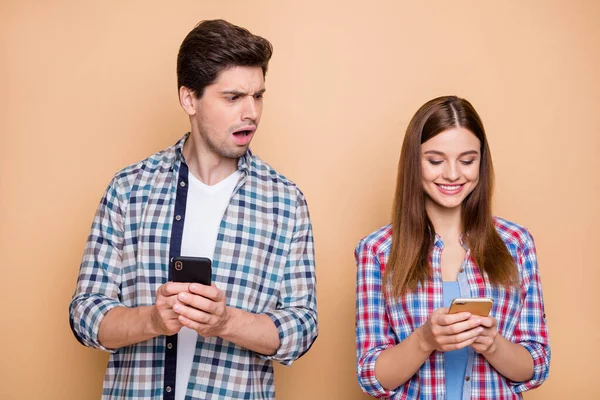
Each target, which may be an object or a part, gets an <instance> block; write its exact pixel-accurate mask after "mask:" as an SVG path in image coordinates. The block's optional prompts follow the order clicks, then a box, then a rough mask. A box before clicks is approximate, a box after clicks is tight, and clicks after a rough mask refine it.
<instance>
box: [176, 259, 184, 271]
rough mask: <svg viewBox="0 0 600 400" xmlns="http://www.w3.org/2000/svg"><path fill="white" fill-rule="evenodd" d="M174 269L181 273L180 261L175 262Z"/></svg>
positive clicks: (181, 264) (181, 265)
mask: <svg viewBox="0 0 600 400" xmlns="http://www.w3.org/2000/svg"><path fill="white" fill-rule="evenodd" d="M175 269H176V270H177V271H181V270H182V269H183V263H182V262H181V261H175Z"/></svg>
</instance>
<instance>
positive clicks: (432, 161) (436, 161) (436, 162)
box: [428, 160, 442, 165]
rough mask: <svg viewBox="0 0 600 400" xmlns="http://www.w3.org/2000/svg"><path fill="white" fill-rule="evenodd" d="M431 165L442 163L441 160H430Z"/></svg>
mask: <svg viewBox="0 0 600 400" xmlns="http://www.w3.org/2000/svg"><path fill="white" fill-rule="evenodd" d="M428 161H429V163H430V164H431V165H440V164H441V163H442V161H441V160H428Z"/></svg>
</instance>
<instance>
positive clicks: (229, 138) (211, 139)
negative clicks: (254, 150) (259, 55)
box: [190, 67, 265, 159]
mask: <svg viewBox="0 0 600 400" xmlns="http://www.w3.org/2000/svg"><path fill="white" fill-rule="evenodd" d="M264 91H265V79H264V77H263V71H262V69H261V68H260V67H232V68H229V69H226V70H223V71H222V72H221V73H220V74H219V75H218V77H217V80H216V81H215V82H214V83H213V84H211V85H209V86H207V87H206V88H205V89H204V94H203V95H202V97H201V98H200V99H198V100H197V101H196V104H195V111H196V112H195V114H194V115H191V116H190V118H191V122H192V133H193V134H195V135H196V139H200V140H199V143H198V145H199V146H202V147H205V150H206V151H208V152H210V153H213V154H214V155H215V156H217V157H218V158H235V159H237V158H239V157H241V156H242V155H244V153H245V152H246V150H247V149H248V146H249V145H250V141H251V140H252V137H253V136H254V133H255V131H256V129H257V128H258V123H259V122H260V116H261V114H262V106H263V93H264Z"/></svg>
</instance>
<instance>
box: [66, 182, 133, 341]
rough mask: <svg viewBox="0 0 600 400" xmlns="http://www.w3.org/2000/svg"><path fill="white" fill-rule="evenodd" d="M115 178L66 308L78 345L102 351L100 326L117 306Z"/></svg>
mask: <svg viewBox="0 0 600 400" xmlns="http://www.w3.org/2000/svg"><path fill="white" fill-rule="evenodd" d="M118 192H119V190H118V184H117V181H116V178H115V179H113V180H112V182H111V183H110V185H109V186H108V188H107V189H106V192H105V194H104V196H103V197H102V200H101V201H100V204H99V205H98V209H97V211H96V215H95V216H94V221H93V223H92V228H91V232H90V235H89V236H88V239H87V243H86V245H85V251H84V254H83V259H82V261H81V266H80V268H79V276H78V278H77V286H76V289H75V293H74V295H73V299H72V300H71V304H70V307H69V322H70V324H71V330H72V331H73V334H74V335H75V337H76V338H77V340H78V341H79V342H81V343H82V344H83V345H85V346H88V347H93V348H97V349H100V350H104V351H109V352H115V351H116V350H115V349H107V348H105V347H104V346H102V345H101V344H100V342H99V341H98V331H99V327H100V322H102V319H103V318H104V316H105V315H106V313H107V312H108V311H110V310H112V309H113V308H115V307H117V306H121V305H122V304H121V302H120V300H119V299H120V289H119V287H120V284H119V281H120V272H119V268H120V265H121V255H122V246H123V213H122V207H121V204H122V202H121V201H120V196H119V193H118Z"/></svg>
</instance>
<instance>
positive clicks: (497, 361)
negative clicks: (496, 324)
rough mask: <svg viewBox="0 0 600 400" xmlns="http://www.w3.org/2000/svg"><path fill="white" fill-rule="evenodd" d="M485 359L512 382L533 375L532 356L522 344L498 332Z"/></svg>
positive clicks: (526, 378) (485, 354) (527, 378)
mask: <svg viewBox="0 0 600 400" xmlns="http://www.w3.org/2000/svg"><path fill="white" fill-rule="evenodd" d="M483 356H484V357H485V358H486V360H487V361H488V362H489V363H490V364H491V365H492V366H493V367H494V368H495V369H496V370H497V371H498V372H500V373H501V374H502V375H503V376H504V377H506V378H508V379H510V380H511V381H513V382H525V381H528V380H530V379H531V378H532V377H533V358H532V357H531V354H530V353H529V351H527V349H526V348H524V347H523V346H521V345H519V344H516V343H513V342H511V341H510V340H507V339H506V338H504V337H503V336H502V335H500V334H498V335H497V336H496V340H495V343H494V346H493V348H492V349H491V351H489V352H487V353H484V354H483Z"/></svg>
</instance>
